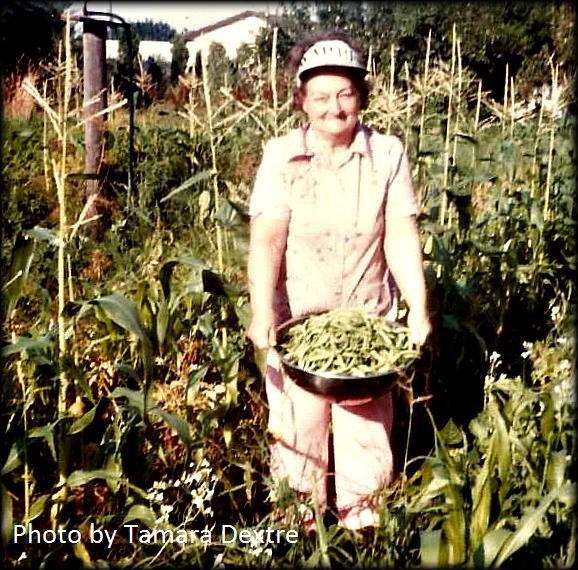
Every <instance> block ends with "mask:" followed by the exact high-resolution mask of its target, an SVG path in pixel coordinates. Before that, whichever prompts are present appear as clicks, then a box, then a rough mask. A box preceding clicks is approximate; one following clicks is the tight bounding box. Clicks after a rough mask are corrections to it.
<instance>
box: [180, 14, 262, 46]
mask: <svg viewBox="0 0 578 570" xmlns="http://www.w3.org/2000/svg"><path fill="white" fill-rule="evenodd" d="M247 18H262V19H263V20H267V14H265V13H264V12H259V11H257V10H245V11H244V12H240V13H239V14H235V15H234V16H229V17H228V18H224V19H223V20H219V21H218V22H215V23H214V24H210V25H208V26H204V27H202V28H199V29H198V30H191V31H189V32H186V33H184V34H183V39H184V40H185V41H192V40H194V39H195V38H198V37H199V36H202V35H203V34H206V33H208V32H212V31H213V30H218V29H219V28H224V27H226V26H230V25H231V24H234V23H235V22H239V21H241V20H246V19H247Z"/></svg>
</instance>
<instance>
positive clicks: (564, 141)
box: [0, 26, 576, 568]
mask: <svg viewBox="0 0 578 570" xmlns="http://www.w3.org/2000/svg"><path fill="white" fill-rule="evenodd" d="M273 37H274V38H275V37H276V36H273ZM71 44H72V42H71V40H70V26H67V27H66V29H65V30H64V32H63V36H62V40H61V42H60V50H59V52H58V53H59V55H58V57H57V58H56V60H54V61H50V62H47V63H46V64H45V65H44V66H43V67H42V69H41V72H38V73H30V74H28V75H27V76H26V77H21V78H20V79H21V81H19V82H18V81H16V83H15V87H14V93H16V91H18V93H20V95H21V96H22V100H25V101H28V103H29V107H30V110H29V112H28V113H27V115H26V117H24V118H22V117H18V116H17V115H14V116H10V117H8V116H5V118H4V121H3V125H2V128H3V135H2V136H3V177H4V186H5V190H6V193H5V197H4V198H3V217H4V220H3V240H2V263H3V266H4V268H5V271H4V272H3V273H4V279H3V283H2V304H1V310H2V319H3V323H4V326H3V330H2V347H1V356H2V361H3V382H2V402H3V407H2V414H1V416H0V418H1V423H0V428H1V431H2V441H3V445H2V456H1V460H0V466H1V471H0V474H1V483H0V493H1V495H2V505H3V508H2V523H1V538H2V545H3V551H4V566H5V567H8V568H32V567H39V566H40V565H41V564H42V563H44V564H45V565H50V564H53V565H58V566H62V567H64V565H68V567H80V566H83V567H87V568H122V567H131V568H149V567H150V568H155V567H162V566H165V567H166V566H167V565H168V566H170V567H183V568H185V567H191V566H199V567H203V568H227V567H231V566H240V565H241V566H256V567H280V566H291V567H293V566H301V565H305V566H318V565H319V566H325V567H330V566H351V567H353V566H361V567H372V566H378V567H392V568H400V567H409V566H412V567H480V568H482V567H500V566H503V565H508V566H510V565H511V566H513V567H524V565H527V566H528V565H529V566H531V567H536V565H537V564H539V566H540V567H544V568H553V567H570V566H572V565H573V563H574V560H575V552H574V545H575V542H576V517H575V514H574V509H575V495H576V481H575V476H574V473H573V471H572V463H573V460H574V458H575V452H576V450H575V435H574V427H575V424H574V415H575V412H576V393H575V385H574V379H575V365H576V358H575V333H574V331H575V314H574V306H575V302H576V291H575V286H574V282H575V277H576V260H575V246H576V240H575V227H576V210H575V207H574V191H575V188H574V183H575V163H576V150H575V143H574V136H573V135H574V129H575V116H574V115H572V114H571V113H569V112H568V106H569V104H570V102H571V99H572V96H573V94H572V90H571V84H570V83H569V82H567V81H564V80H563V77H561V76H560V75H559V68H558V66H557V64H556V62H555V61H553V60H551V61H550V62H549V66H550V69H551V81H552V85H553V89H554V90H556V94H557V95H558V96H559V97H558V98H557V100H556V101H557V105H555V106H554V107H550V108H545V107H544V106H542V107H540V108H536V109H533V110H529V109H528V108H527V107H526V106H525V103H524V101H522V99H521V98H520V97H519V95H518V93H517V92H516V85H515V82H514V81H513V78H510V77H506V78H505V84H506V88H505V93H506V96H505V97H504V99H503V100H500V101H497V100H494V99H493V98H491V97H490V96H489V95H488V93H486V92H484V89H483V85H482V83H481V82H480V81H479V80H478V78H477V77H476V76H475V74H474V73H473V72H472V71H470V70H469V69H467V68H466V67H465V66H462V62H461V57H460V30H459V26H454V28H453V38H452V57H451V59H450V60H447V61H444V60H442V59H440V58H436V59H434V58H432V57H430V50H429V42H428V43H427V49H426V50H425V52H424V54H423V56H424V60H423V64H422V65H421V66H420V69H419V70H418V71H416V72H413V71H412V72H410V70H409V69H408V67H407V66H406V65H405V66H404V61H397V57H398V56H396V52H395V51H394V50H393V49H392V51H391V61H390V72H391V73H390V74H389V75H387V74H386V73H381V72H380V73H371V74H370V78H371V82H372V84H373V92H372V96H371V99H370V104H369V107H368V109H367V110H365V111H364V120H365V121H366V122H367V123H368V124H371V125H373V126H375V127H376V128H378V129H380V130H382V131H384V132H391V133H395V134H397V135H398V136H400V137H401V138H402V140H403V141H404V143H405V145H406V148H407V151H408V153H409V157H410V160H411V164H412V168H413V175H414V180H415V185H416V191H417V194H418V196H419V203H420V215H419V220H418V222H419V226H420V231H421V233H422V241H423V248H424V257H425V263H426V276H427V282H428V291H429V296H430V299H429V301H430V306H431V308H432V321H433V333H432V336H431V338H430V339H429V341H428V343H427V345H426V346H425V347H424V350H423V352H422V354H421V356H420V358H419V359H418V360H417V361H416V365H415V368H414V370H413V375H412V378H411V379H410V380H411V381H409V382H404V383H403V385H400V386H399V387H398V388H396V389H395V398H396V401H397V406H398V410H399V412H398V414H397V416H396V421H395V424H396V425H395V428H394V429H395V433H396V442H397V443H396V445H397V448H398V449H397V450H396V451H397V472H396V477H395V481H394V483H393V484H392V485H391V486H390V487H389V488H387V489H384V490H383V492H382V493H381V496H380V501H381V502H380V504H381V505H382V520H381V523H380V526H379V527H377V528H375V529H374V531H373V532H372V533H358V532H354V531H347V530H343V529H340V528H338V527H337V526H336V525H335V524H334V523H333V522H332V521H331V520H330V519H327V518H326V519H323V518H322V517H321V516H319V513H317V514H318V516H317V521H316V522H317V524H316V532H315V533H314V534H313V535H306V534H304V533H303V532H302V529H300V528H299V526H298V522H297V521H298V515H299V512H298V509H299V501H298V498H297V497H295V496H293V495H292V493H291V492H290V491H289V490H288V489H283V488H275V487H273V486H272V484H271V480H270V478H269V472H268V464H269V457H268V453H269V452H268V445H267V438H268V434H267V428H266V414H267V403H266V398H265V393H264V382H263V366H264V355H263V354H261V353H259V351H256V350H254V348H253V347H252V345H251V343H250V342H249V341H248V339H247V338H246V336H245V329H246V326H247V324H248V317H249V315H248V307H249V299H248V289H247V283H246V253H247V247H248V223H249V221H248V216H247V213H246V212H247V206H248V200H249V195H250V191H251V186H252V180H253V176H254V174H255V169H256V165H257V164H258V163H259V159H260V153H261V150H262V144H263V143H264V141H265V140H267V139H268V138H269V137H271V136H273V135H275V134H280V133H284V132H286V131H287V130H288V129H289V128H292V127H293V126H295V125H296V124H297V122H298V121H299V120H300V118H299V117H297V116H295V115H294V114H293V113H292V111H291V107H290V98H291V93H290V85H291V81H290V80H289V79H288V78H286V77H285V76H284V73H283V70H282V69H278V68H277V65H276V61H277V57H276V52H275V49H276V44H275V41H273V44H272V46H273V47H272V53H271V55H270V57H269V59H268V60H267V61H260V60H259V61H257V62H256V63H255V65H253V66H251V67H248V68H247V69H246V70H245V71H244V73H245V74H246V75H245V77H244V82H243V93H242V96H241V95H240V94H239V89H238V87H239V84H231V83H230V82H228V81H226V80H223V78H222V76H221V75H219V73H220V72H217V71H215V70H219V69H220V68H219V66H217V65H212V62H211V56H209V57H208V58H203V61H202V66H201V70H200V75H199V76H197V75H195V74H194V73H192V74H190V75H186V76H185V75H183V76H181V78H180V84H179V86H180V89H181V90H184V91H183V92H184V93H185V94H186V96H185V98H184V99H183V100H182V101H179V102H176V103H175V102H173V103H171V102H169V101H168V100H161V101H157V102H154V103H153V104H151V105H150V106H148V107H146V108H140V109H138V111H137V114H136V132H135V171H134V177H135V180H134V181H135V186H134V188H133V192H132V194H129V193H128V192H127V168H128V165H127V156H128V155H127V148H128V136H129V135H128V131H127V125H128V114H127V104H126V103H127V102H126V99H124V98H123V96H122V95H120V94H116V96H110V97H109V105H110V106H109V108H108V110H107V138H106V152H105V153H104V156H103V161H102V166H101V172H102V176H101V177H100V178H99V192H98V194H97V195H95V196H93V197H92V198H89V200H88V201H87V199H86V197H85V194H84V185H85V182H86V177H85V176H84V175H83V174H82V170H83V164H84V146H83V132H84V131H83V125H84V123H83V121H84V120H86V118H85V119H83V117H82V77H81V73H80V71H79V68H78V65H77V62H76V56H75V53H74V51H73V50H72V47H71ZM394 69H403V70H404V72H403V73H402V74H401V77H402V79H399V76H397V78H396V77H394V73H393V70H394ZM404 318H405V308H404V303H403V299H401V300H400V308H399V315H398V319H399V321H400V323H402V324H403V323H404ZM352 460H355V458H352ZM312 506H313V508H314V509H315V508H316V505H312ZM279 509H283V510H284V511H285V514H286V519H285V522H283V523H282V522H280V519H279V517H278V510H279ZM291 521H293V522H291ZM223 528H225V529H226V530H227V533H228V534H222V533H221V530H222V529H223ZM241 529H243V530H247V531H248V533H247V535H244V536H247V537H248V538H247V539H246V540H241V539H240V537H239V536H237V537H236V539H233V538H232V537H231V534H234V533H235V532H236V533H239V532H240V530H241ZM271 529H273V530H274V531H277V530H279V531H281V530H282V531H283V532H285V533H286V534H285V535H283V536H285V537H288V538H287V540H267V537H268V536H270V534H269V535H268V534H267V532H268V531H269V530H271ZM32 530H38V531H39V534H38V535H35V534H34V533H32V532H31V531H32ZM291 530H294V531H296V534H295V536H297V539H296V540H295V541H293V539H291V540H289V537H293V536H294V535H289V534H287V533H288V531H291ZM37 537H39V538H38V539H37Z"/></svg>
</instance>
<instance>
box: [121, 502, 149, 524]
mask: <svg viewBox="0 0 578 570" xmlns="http://www.w3.org/2000/svg"><path fill="white" fill-rule="evenodd" d="M156 518H157V517H156V515H155V513H154V512H153V511H152V510H151V509H150V508H149V507H146V506H145V505H133V506H132V507H131V508H130V509H129V511H128V513H127V514H126V516H125V517H124V519H123V521H122V522H123V523H127V522H129V521H134V520H139V521H141V522H142V523H144V524H145V525H146V526H148V527H149V528H154V527H155V521H156Z"/></svg>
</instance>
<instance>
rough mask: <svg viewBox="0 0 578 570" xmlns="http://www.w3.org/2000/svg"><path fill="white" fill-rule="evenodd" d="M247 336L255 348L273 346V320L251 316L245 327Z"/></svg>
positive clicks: (274, 341)
mask: <svg viewBox="0 0 578 570" xmlns="http://www.w3.org/2000/svg"><path fill="white" fill-rule="evenodd" d="M247 337H248V338H249V339H250V340H251V341H252V342H253V344H254V345H255V347H256V348H259V349H262V350H264V349H267V348H269V347H271V346H275V344H276V341H277V339H276V336H275V322H274V321H273V319H268V318H255V317H253V318H252V319H251V323H250V324H249V328H248V329H247Z"/></svg>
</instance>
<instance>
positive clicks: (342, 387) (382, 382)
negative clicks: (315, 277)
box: [275, 315, 415, 405]
mask: <svg viewBox="0 0 578 570" xmlns="http://www.w3.org/2000/svg"><path fill="white" fill-rule="evenodd" d="M309 316H310V315H305V316H302V317H296V318H293V319H290V320H288V321H285V322H284V323H283V324H282V325H280V326H279V327H277V347H276V348H275V350H276V352H277V354H278V355H279V359H280V361H281V366H282V367H283V370H284V372H285V373H286V374H287V376H289V378H291V380H293V382H295V384H297V385H298V386H299V387H301V388H303V389H304V390H307V391H308V392H311V393H312V394H316V395H318V396H322V397H324V398H325V399H327V400H329V401H330V402H332V403H347V404H350V405H353V404H362V403H365V402H368V401H370V400H373V399H375V398H378V397H380V396H383V395H384V394H386V393H387V392H389V391H390V390H391V389H392V388H393V387H394V386H396V385H397V383H398V382H399V381H400V380H402V379H404V378H407V374H408V373H409V371H410V370H411V368H412V366H413V363H414V361H415V358H413V359H409V360H408V361H407V363H406V365H405V367H404V368H403V369H402V370H390V371H387V372H381V373H379V374H372V375H368V376H345V375H342V374H332V373H330V372H310V371H308V370H304V369H303V368H300V367H299V366H297V365H295V364H293V363H291V362H289V361H288V360H287V359H286V358H285V357H284V355H283V353H282V352H281V351H280V350H279V348H278V347H279V345H281V344H282V343H283V340H284V337H285V334H286V333H287V332H288V331H289V329H290V328H291V327H293V326H294V325H296V324H299V323H301V322H303V321H304V320H306V319H307V318H309Z"/></svg>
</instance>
